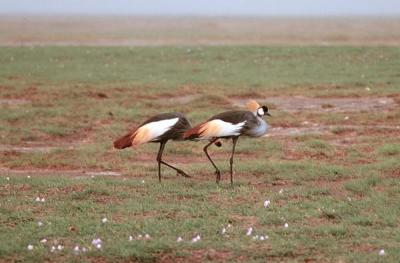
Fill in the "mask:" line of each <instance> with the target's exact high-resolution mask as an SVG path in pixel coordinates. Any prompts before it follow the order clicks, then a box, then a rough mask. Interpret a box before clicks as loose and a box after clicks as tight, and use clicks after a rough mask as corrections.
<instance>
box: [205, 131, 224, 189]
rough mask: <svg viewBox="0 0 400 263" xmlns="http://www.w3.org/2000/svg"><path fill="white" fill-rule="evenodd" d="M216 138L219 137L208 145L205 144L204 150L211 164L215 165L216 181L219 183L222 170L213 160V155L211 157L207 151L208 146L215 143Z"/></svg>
mask: <svg viewBox="0 0 400 263" xmlns="http://www.w3.org/2000/svg"><path fill="white" fill-rule="evenodd" d="M216 140H218V138H215V139H213V140H211V141H210V143H208V144H207V145H206V146H204V148H203V151H204V153H205V154H206V156H207V158H208V160H210V162H211V164H212V165H213V166H214V168H215V175H216V182H217V184H218V183H219V181H220V180H221V172H220V171H219V169H218V167H217V166H216V165H215V163H214V162H213V160H211V157H210V155H208V152H207V148H208V147H209V146H210V145H211V144H213V143H214V142H215V141H216Z"/></svg>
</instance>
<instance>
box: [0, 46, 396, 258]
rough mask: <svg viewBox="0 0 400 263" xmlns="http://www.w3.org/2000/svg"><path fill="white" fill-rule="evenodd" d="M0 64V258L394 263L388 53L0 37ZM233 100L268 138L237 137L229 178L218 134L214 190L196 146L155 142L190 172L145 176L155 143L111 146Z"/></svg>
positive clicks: (392, 81)
mask: <svg viewBox="0 0 400 263" xmlns="http://www.w3.org/2000/svg"><path fill="white" fill-rule="evenodd" d="M0 64H1V65H2V66H1V67H0V175H1V176H0V240H1V242H0V261H4V262H10V261H48V262H60V261H72V262H75V261H76V262H81V261H87V262H128V261H140V262H142V261H147V262H186V261H190V262H204V261H228V260H229V261H242V262H243V261H245V262H265V261H272V262H280V261H290V262H304V261H306V262H397V260H398V258H400V250H399V247H400V232H399V224H400V206H399V205H398V204H399V203H400V181H399V177H400V162H399V159H400V121H399V120H400V108H399V104H400V73H399V72H400V71H399V70H400V49H399V48H396V47H364V48H357V47H258V46H244V47H234V46H233V47H182V48H179V47H174V48H173V47H153V48H143V47H135V48H133V47H132V48H129V47H112V48H106V47H25V48H18V47H2V48H0ZM247 98H254V99H257V100H259V101H263V102H265V101H267V102H268V103H267V105H268V106H270V108H271V110H270V112H271V114H272V115H273V117H272V118H270V119H269V123H270V125H271V127H272V129H271V136H269V137H266V138H260V139H246V138H241V139H240V140H239V142H238V146H237V156H236V161H235V171H236V172H235V176H234V181H235V183H234V186H233V187H230V185H229V183H228V163H229V162H228V158H229V153H230V149H231V143H230V142H224V145H223V146H222V147H221V148H215V147H214V148H213V149H212V150H211V152H212V153H211V155H212V156H214V158H215V160H217V164H218V165H219V166H220V167H221V168H222V170H223V176H222V179H223V181H222V183H221V185H220V186H218V185H216V184H215V176H214V174H213V170H212V167H211V165H210V164H209V163H208V162H207V159H206V158H205V156H203V153H202V147H203V146H204V143H201V142H198V143H196V142H184V143H180V142H172V143H169V144H167V146H166V152H165V155H164V156H165V159H166V160H168V161H169V162H171V163H174V164H176V165H177V166H179V167H180V168H182V169H183V170H185V171H186V172H187V173H189V174H190V175H192V178H191V179H187V178H182V177H177V176H176V175H175V174H174V173H173V172H172V171H171V170H168V169H166V168H164V169H163V182H162V183H161V184H159V183H158V178H157V175H156V173H157V166H156V161H155V158H156V152H157V148H158V145H152V144H148V145H143V146H141V147H139V148H137V149H128V150H125V151H117V150H114V149H112V141H113V140H114V139H115V138H116V137H118V136H119V135H122V134H123V133H124V132H126V131H127V130H129V129H130V128H132V127H134V126H135V125H137V124H139V123H140V122H142V121H143V120H145V119H146V118H147V117H149V116H151V115H152V114H156V113H160V112H168V111H180V112H182V113H185V114H186V115H187V116H188V118H189V119H190V120H191V121H192V124H195V123H198V122H200V121H202V120H204V119H206V118H208V117H209V116H211V115H212V114H215V113H218V112H220V111H223V110H227V109H233V108H237V107H238V106H237V105H239V104H240V103H241V102H242V101H243V100H245V99H247ZM294 98H296V100H294ZM348 99H352V103H350V105H347V104H346V105H347V107H346V108H343V105H345V103H348V102H346V100H348ZM373 99H376V100H377V101H378V102H377V104H373V103H372V102H371V101H372V100H373ZM302 100H303V101H309V104H310V105H297V106H298V107H297V108H296V107H294V106H296V103H298V101H302ZM279 101H288V102H289V103H287V104H289V105H290V106H292V107H290V108H289V106H285V107H283V106H282V105H283V104H282V103H278V102H279ZM274 102H275V103H274ZM316 102H320V103H319V104H318V105H316V104H315V103H316ZM369 103H371V104H370V105H369ZM314 104H315V105H314ZM366 104H367V105H366ZM343 109H344V110H343ZM105 172H113V173H114V175H111V174H109V175H107V174H106V175H104V174H102V173H105ZM37 197H39V198H40V199H42V198H44V202H37V201H36V198H37ZM265 200H270V201H271V203H270V205H269V207H268V208H265V207H264V206H263V204H264V201H265ZM103 218H106V219H107V222H105V223H103V222H102V220H103ZM39 222H40V223H39ZM286 223H287V224H288V227H287V228H286V227H284V225H285V224H286ZM228 225H230V227H228ZM249 227H252V228H253V233H252V235H251V236H247V235H246V232H247V230H248V228H249ZM223 228H225V229H226V233H225V234H222V230H223ZM146 234H148V235H149V236H150V237H149V238H147V239H146V238H144V236H145V235H146ZM138 235H142V236H143V238H138ZM196 235H200V236H201V240H200V241H198V242H195V243H192V242H191V240H192V238H193V237H195V236H196ZM256 235H258V236H261V235H262V236H266V235H267V236H268V239H266V240H254V237H255V236H256ZM129 236H132V237H133V240H131V241H130V240H129ZM178 237H182V239H183V241H182V242H177V238H178ZM97 238H100V239H101V240H102V243H101V245H102V247H101V249H97V248H96V247H95V245H92V243H91V242H92V240H94V239H97ZM43 239H46V241H47V242H44V241H43ZM41 241H43V242H41ZM28 245H32V246H33V249H32V250H29V249H28ZM58 245H61V246H62V247H63V248H62V249H61V250H58V249H57V246H58ZM52 246H55V247H56V249H55V251H53V252H51V247H52ZM75 246H79V248H80V249H79V252H77V251H74V247H75ZM83 248H85V249H86V250H87V251H86V252H83V251H82V249H83ZM381 249H384V251H385V255H384V256H379V255H378V253H379V251H380V250H381Z"/></svg>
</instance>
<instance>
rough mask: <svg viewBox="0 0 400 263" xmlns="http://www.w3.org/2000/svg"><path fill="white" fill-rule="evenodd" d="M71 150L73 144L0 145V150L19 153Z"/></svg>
mask: <svg viewBox="0 0 400 263" xmlns="http://www.w3.org/2000/svg"><path fill="white" fill-rule="evenodd" d="M59 149H63V150H73V149H74V146H65V147H55V146H15V145H0V152H19V153H35V152H40V153H49V152H52V151H55V150H59Z"/></svg>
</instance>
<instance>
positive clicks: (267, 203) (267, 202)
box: [264, 200, 271, 208]
mask: <svg viewBox="0 0 400 263" xmlns="http://www.w3.org/2000/svg"><path fill="white" fill-rule="evenodd" d="M270 203H271V201H269V200H265V202H264V207H265V208H267V207H268V206H269V204H270Z"/></svg>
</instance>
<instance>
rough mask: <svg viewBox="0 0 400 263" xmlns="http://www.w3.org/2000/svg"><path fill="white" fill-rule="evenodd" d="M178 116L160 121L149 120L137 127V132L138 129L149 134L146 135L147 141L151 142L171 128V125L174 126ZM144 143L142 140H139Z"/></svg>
mask: <svg viewBox="0 0 400 263" xmlns="http://www.w3.org/2000/svg"><path fill="white" fill-rule="evenodd" d="M178 120H179V118H173V119H167V120H162V121H155V122H150V123H146V124H145V125H143V126H142V127H140V128H139V129H138V132H139V133H140V130H143V131H146V132H148V133H149V134H148V135H147V136H148V137H147V140H146V141H147V142H151V141H153V140H155V139H157V138H158V137H160V136H161V135H163V134H164V133H166V132H167V131H169V130H170V129H171V127H172V126H174V125H175V124H176V123H177V122H178ZM141 143H144V142H141Z"/></svg>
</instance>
